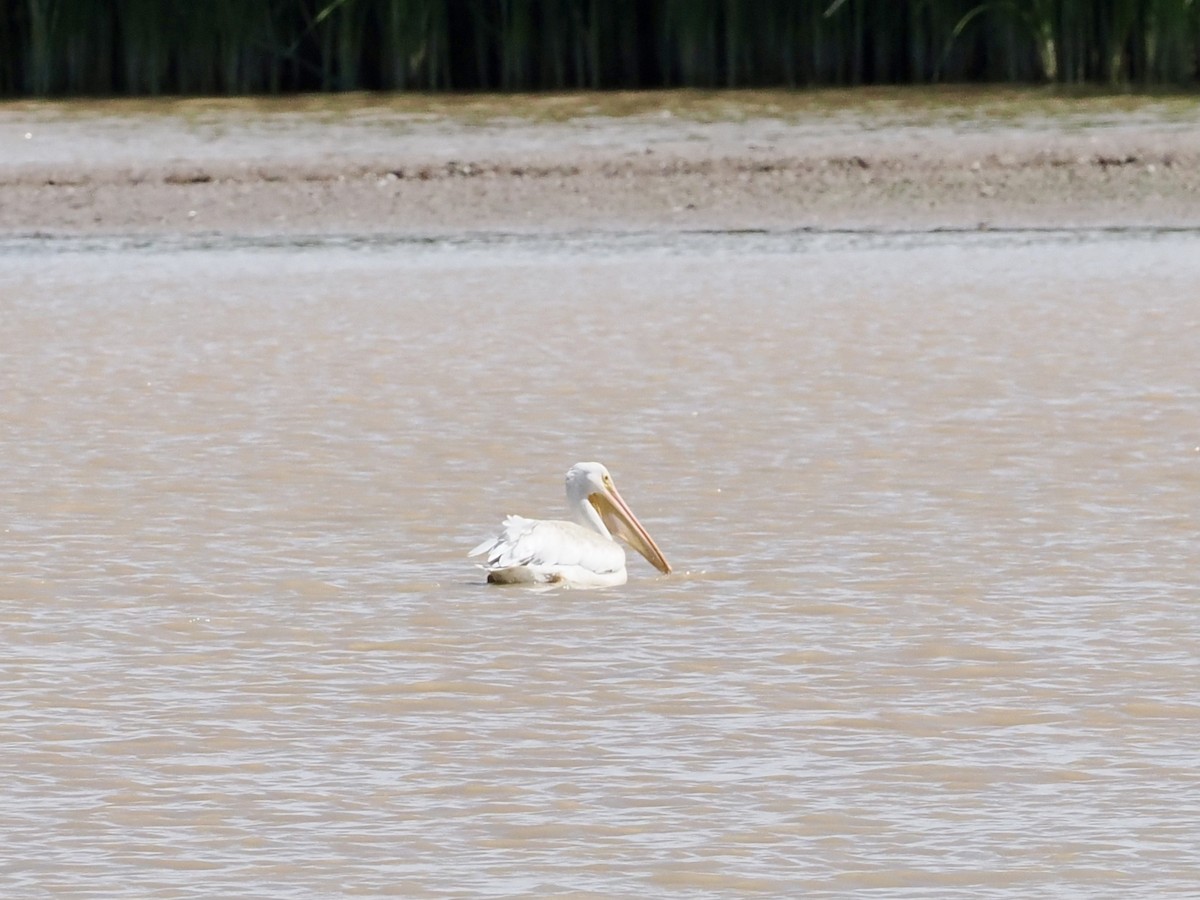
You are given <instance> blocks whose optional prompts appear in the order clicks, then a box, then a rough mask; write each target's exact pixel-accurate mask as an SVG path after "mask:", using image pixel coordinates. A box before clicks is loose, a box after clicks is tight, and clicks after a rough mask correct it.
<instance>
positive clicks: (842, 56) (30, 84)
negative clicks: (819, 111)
mask: <svg viewBox="0 0 1200 900" xmlns="http://www.w3.org/2000/svg"><path fill="white" fill-rule="evenodd" d="M1198 68H1200V0H985V2H974V0H819V2H813V0H200V2H193V3H190V4H189V3H180V2H178V0H117V2H113V3H101V2H96V0H0V93H2V94H5V95H8V96H46V95H55V94H57V95H62V94H93V95H113V94H118V95H119V94H129V95H145V94H163V93H168V94H247V93H271V94H274V93H288V92H296V91H347V90H364V89H365V90H376V89H379V90H422V91H431V90H432V91H444V90H485V91H490V90H501V91H518V90H525V91H528V90H566V89H577V88H588V89H596V88H605V89H607V88H648V87H668V88H669V87H695V88H718V87H761V86H814V85H828V86H839V85H861V84H929V83H935V82H939V81H940V82H958V83H965V82H1001V83H1026V82H1054V83H1059V84H1094V85H1102V86H1125V85H1131V86H1137V87H1144V86H1151V85H1190V84H1194V83H1195V81H1196V79H1197V74H1198Z"/></svg>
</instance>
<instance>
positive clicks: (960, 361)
mask: <svg viewBox="0 0 1200 900" xmlns="http://www.w3.org/2000/svg"><path fill="white" fill-rule="evenodd" d="M1197 284H1200V239H1198V238H1197V236H1196V234H1194V233H1177V234H1170V233H1156V232H1139V233H1102V232H1096V233H1089V232H1044V233H1039V232H1028V233H1009V234H981V235H971V234H932V235H903V234H899V235H897V234H890V235H889V234H878V235H861V234H860V235H837V234H828V235H811V234H791V235H788V234H781V235H753V234H703V235H698V234H693V235H681V234H646V235H625V236H611V235H610V236H604V235H557V236H556V235H542V236H525V237H521V236H508V237H505V236H492V237H479V236H476V237H474V238H469V239H454V238H446V239H438V240H429V241H417V240H409V241H387V240H381V239H361V240H357V239H353V238H345V239H340V240H335V239H314V240H312V241H304V240H299V239H293V238H287V239H279V240H271V239H263V238H260V239H254V240H235V239H232V238H221V237H211V238H204V237H199V238H189V239H186V240H170V239H165V238H158V239H155V238H147V239H144V240H128V239H126V240H121V239H106V238H89V239H76V240H71V239H57V240H35V239H20V238H10V239H5V240H4V241H3V242H0V293H2V296H0V312H2V315H3V323H4V327H3V356H2V363H0V374H2V381H0V386H2V389H3V396H4V415H3V425H2V428H0V465H2V467H3V471H4V479H5V490H4V493H3V516H2V519H3V521H2V522H0V527H2V528H3V543H2V544H0V595H2V596H0V600H2V602H0V629H2V632H3V648H4V652H3V657H2V658H0V683H2V684H3V685H4V687H3V690H2V691H0V741H2V744H3V753H2V755H0V774H2V777H0V808H2V809H3V814H2V816H0V836H2V840H3V846H4V853H3V860H2V861H0V885H2V886H3V887H4V893H5V894H6V895H7V896H13V897H16V896H22V897H41V896H47V897H48V896H55V897H63V896H77V897H106V898H112V897H180V898H183V897H200V896H205V897H212V896H259V897H289V898H293V897H294V898H310V897H311V898H317V897H330V896H378V895H385V894H387V895H399V896H413V897H421V896H511V895H524V896H547V895H551V894H570V895H574V896H579V895H587V896H735V895H753V894H760V895H774V896H799V895H809V896H821V895H825V896H836V895H841V896H862V895H863V894H865V893H867V892H872V896H889V897H935V896H945V897H989V898H990V897H1029V896H1056V897H1071V896H1088V897H1101V896H1104V897H1109V896H1111V897H1126V896H1131V895H1135V894H1136V895H1139V896H1158V897H1167V896H1190V895H1193V892H1194V891H1195V889H1196V885H1197V884H1198V883H1200V841H1198V840H1197V834H1200V774H1198V773H1200V750H1198V749H1197V748H1198V742H1197V737H1198V735H1200V657H1198V653H1200V640H1198V630H1200V628H1198V616H1200V613H1198V606H1197V601H1198V600H1200V591H1198V590H1197V575H1198V572H1200V541H1198V535H1197V528H1198V519H1197V514H1198V512H1200V424H1198V422H1200V418H1198V416H1197V411H1198V410H1200V369H1198V368H1197V359H1198V358H1200V352H1198V351H1200V303H1198V302H1197V293H1196V285H1197ZM585 459H598V460H601V461H603V462H605V463H606V464H607V465H608V466H609V468H610V469H611V470H612V472H613V474H614V477H615V478H616V481H617V484H618V485H619V486H620V488H621V490H622V493H623V494H624V495H625V498H626V499H627V500H628V501H629V503H630V505H631V506H632V507H633V509H634V510H635V512H637V514H638V515H639V516H640V518H641V520H642V522H643V523H644V524H645V525H646V526H647V528H648V529H649V530H650V532H651V534H652V535H654V537H655V538H656V539H657V541H658V543H659V544H660V546H661V547H662V548H663V550H664V552H665V553H666V555H667V556H668V558H669V559H670V560H671V561H672V563H673V564H674V565H675V567H676V571H675V573H674V574H672V575H670V576H667V577H660V576H659V575H658V574H657V573H656V572H654V571H653V570H652V569H651V568H650V567H649V566H648V565H646V564H645V563H644V562H643V561H642V560H640V559H634V560H633V561H632V562H631V573H630V581H629V583H628V584H627V585H625V586H624V587H621V588H617V589H610V590H601V591H592V592H587V591H555V592H550V593H533V592H530V591H528V590H524V589H502V588H490V587H488V586H485V585H484V584H483V583H482V579H481V577H480V573H479V572H478V570H476V569H475V568H473V566H472V565H471V561H470V560H468V559H466V557H465V553H466V551H467V550H468V549H469V548H470V547H471V546H472V545H473V544H474V543H476V542H477V541H479V540H480V539H481V538H482V537H483V536H485V535H486V534H487V533H488V532H489V530H490V529H491V528H492V527H493V526H494V525H495V524H496V523H497V522H498V521H499V519H500V518H501V516H502V515H503V514H505V513H508V512H519V513H524V514H531V515H548V516H557V515H559V514H560V512H561V510H562V505H563V500H562V475H563V473H565V471H566V469H567V467H568V466H569V465H570V464H571V463H573V462H575V461H577V460H585Z"/></svg>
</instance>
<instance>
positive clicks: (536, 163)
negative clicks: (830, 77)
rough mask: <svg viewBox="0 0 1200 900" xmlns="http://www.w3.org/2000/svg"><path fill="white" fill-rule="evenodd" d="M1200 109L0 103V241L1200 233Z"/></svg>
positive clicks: (1114, 104) (907, 98)
mask: <svg viewBox="0 0 1200 900" xmlns="http://www.w3.org/2000/svg"><path fill="white" fill-rule="evenodd" d="M1197 112H1200V103H1198V102H1197V100H1196V99H1194V98H1189V97H1182V96H1175V97H1166V98H1137V97H1081V98H1064V97H1060V96H1057V95H1054V94H1051V93H1047V92H1043V91H1033V90H1030V91H1025V92H1013V91H932V92H931V91H923V92H918V91H913V90H894V91H857V92H855V91H826V92H813V93H809V94H804V93H785V92H765V93H764V92H754V93H749V92H747V93H716V94H695V93H678V92H677V93H654V94H636V95H624V94H602V95H582V94H577V95H560V96H545V97H542V96H534V97H503V96H500V97H494V96H493V97H461V98H449V99H447V98H430V97H425V98H422V97H414V96H411V95H409V96H406V95H398V96H382V97H381V96H374V95H350V96H346V95H343V96H339V97H321V98H293V99H291V100H274V101H252V100H241V101H239V100H229V101H216V100H211V101H210V100H190V101H186V100H185V101H170V100H167V101H159V102H147V101H112V102H108V103H95V102H86V103H78V104H76V103H10V104H4V105H0V146H2V147H4V148H5V151H4V153H3V155H0V232H3V233H7V234H36V233H47V234H98V233H188V232H202V231H203V232H211V231H217V232H223V233H344V232H355V233H362V232H366V233H371V232H396V233H409V234H425V233H444V232H451V231H453V232H460V231H541V230H552V231H562V230H640V229H659V228H662V229H745V228H765V229H795V228H811V229H843V228H851V229H856V228H861V229H893V228H895V229H935V228H980V227H984V228H987V227H991V228H1016V227H1145V226H1164V227H1200V129H1198V128H1197V127H1196V125H1195V122H1196V113H1197Z"/></svg>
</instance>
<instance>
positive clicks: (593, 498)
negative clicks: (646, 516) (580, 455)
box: [467, 462, 671, 588]
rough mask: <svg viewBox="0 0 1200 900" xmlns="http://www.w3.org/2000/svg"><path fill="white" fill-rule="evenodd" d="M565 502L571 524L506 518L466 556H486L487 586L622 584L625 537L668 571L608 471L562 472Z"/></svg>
mask: <svg viewBox="0 0 1200 900" xmlns="http://www.w3.org/2000/svg"><path fill="white" fill-rule="evenodd" d="M567 506H568V508H569V509H570V510H571V517H572V518H573V519H574V521H572V522H564V521H560V520H546V519H526V518H522V517H521V516H509V517H508V518H506V519H505V520H504V524H503V525H501V527H500V533H499V534H497V535H496V536H495V537H491V538H488V539H487V540H486V541H484V542H483V543H482V544H480V545H479V546H478V547H476V548H475V549H474V550H472V551H471V552H470V553H469V554H467V555H468V556H478V555H479V554H481V553H486V554H487V565H485V566H483V568H484V569H487V573H488V577H487V580H488V582H489V583H490V584H557V585H562V586H563V587H581V588H582V587H611V586H613V585H617V584H624V583H625V579H626V575H625V550H624V549H623V548H622V547H621V545H620V544H618V543H617V542H616V540H615V539H614V535H615V536H616V537H619V538H622V539H623V540H625V541H627V542H628V543H629V545H630V546H631V547H633V549H635V550H637V552H638V553H640V554H642V556H644V557H646V560H647V561H648V562H649V563H650V565H652V566H654V568H656V569H658V570H659V571H660V572H662V573H663V574H664V575H665V574H666V573H668V572H670V571H671V564H670V563H668V562H667V561H666V559H665V558H664V557H663V555H662V551H660V550H659V549H658V545H657V544H655V543H654V540H653V539H652V538H651V537H650V535H648V534H647V533H646V529H645V528H643V527H642V523H641V522H639V521H638V520H637V517H635V516H634V514H633V513H632V512H630V510H629V507H628V506H627V505H626V504H625V501H624V500H622V499H621V495H620V494H618V493H617V486H616V485H615V484H613V480H612V476H611V475H609V474H608V469H606V468H604V466H602V465H600V463H597V462H583V463H576V464H575V465H573V466H571V470H570V471H569V472H567Z"/></svg>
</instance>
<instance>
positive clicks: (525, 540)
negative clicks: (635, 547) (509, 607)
mask: <svg viewBox="0 0 1200 900" xmlns="http://www.w3.org/2000/svg"><path fill="white" fill-rule="evenodd" d="M481 553H485V554H487V564H486V565H485V568H486V569H488V570H489V571H494V570H499V569H511V568H514V567H517V566H526V567H529V568H532V569H536V570H539V571H543V570H544V571H546V572H552V571H553V570H561V569H574V568H579V569H583V570H586V571H588V572H592V573H595V574H606V573H610V572H616V571H618V570H623V569H624V568H625V551H624V550H622V549H621V547H620V546H619V545H617V544H616V543H615V542H614V541H610V540H605V539H604V538H603V537H601V536H600V535H598V534H596V533H594V532H592V531H589V530H588V529H586V528H583V527H581V526H579V525H576V524H575V523H574V522H560V521H547V520H544V519H526V518H523V517H521V516H509V517H508V518H506V519H505V520H504V524H503V525H502V526H501V528H500V533H499V534H498V535H497V536H496V537H494V538H488V539H487V540H486V541H484V542H483V543H482V544H480V545H479V546H478V547H476V548H475V549H474V550H472V551H471V552H470V553H469V554H467V555H468V556H478V555H479V554H481Z"/></svg>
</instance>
